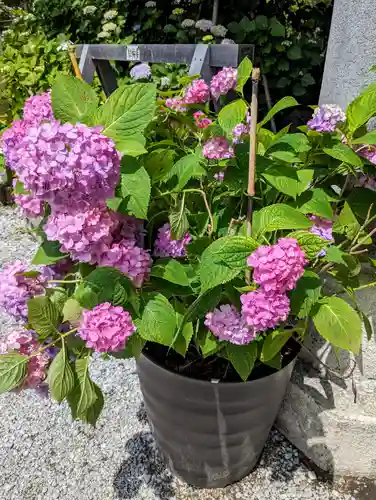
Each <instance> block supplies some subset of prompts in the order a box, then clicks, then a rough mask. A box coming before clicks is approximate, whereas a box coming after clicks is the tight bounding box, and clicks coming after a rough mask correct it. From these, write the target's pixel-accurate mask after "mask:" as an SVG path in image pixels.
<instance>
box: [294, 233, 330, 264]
mask: <svg viewBox="0 0 376 500" xmlns="http://www.w3.org/2000/svg"><path fill="white" fill-rule="evenodd" d="M286 238H294V239H295V240H296V241H297V242H298V244H299V246H300V248H301V249H302V250H303V251H304V255H305V256H306V258H307V259H308V260H312V259H315V258H316V257H317V256H318V254H319V253H320V252H321V250H323V249H324V248H326V247H327V246H328V245H329V242H328V241H327V240H323V239H322V238H320V236H318V235H317V234H313V233H310V232H308V231H294V232H293V233H289V234H288V235H287V236H286Z"/></svg>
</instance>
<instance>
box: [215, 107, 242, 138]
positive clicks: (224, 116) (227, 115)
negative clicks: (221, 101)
mask: <svg viewBox="0 0 376 500" xmlns="http://www.w3.org/2000/svg"><path fill="white" fill-rule="evenodd" d="M247 109H248V105H247V103H246V102H245V101H243V99H237V100H236V101H233V102H230V104H227V105H226V106H224V107H223V108H222V109H221V110H220V112H219V114H218V122H219V125H220V126H221V127H222V128H223V130H224V131H225V132H228V133H231V132H232V129H233V128H234V127H235V126H236V125H238V124H239V123H241V122H242V121H243V120H244V118H245V115H246V113H247Z"/></svg>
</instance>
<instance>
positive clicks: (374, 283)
mask: <svg viewBox="0 0 376 500" xmlns="http://www.w3.org/2000/svg"><path fill="white" fill-rule="evenodd" d="M373 286H376V281H373V282H372V283H368V284H367V285H361V286H358V287H357V288H354V291H357V290H364V289H365V288H371V287H373Z"/></svg>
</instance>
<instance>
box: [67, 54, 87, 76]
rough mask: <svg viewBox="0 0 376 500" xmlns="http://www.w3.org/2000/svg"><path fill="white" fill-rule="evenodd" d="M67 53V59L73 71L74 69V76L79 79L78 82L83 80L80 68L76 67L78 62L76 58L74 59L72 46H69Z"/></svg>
mask: <svg viewBox="0 0 376 500" xmlns="http://www.w3.org/2000/svg"><path fill="white" fill-rule="evenodd" d="M68 53H69V57H70V60H71V63H72V66H73V69H74V74H75V75H76V77H77V78H79V79H80V80H83V78H82V74H81V71H80V68H79V67H78V62H77V58H76V49H75V47H74V45H69V47H68Z"/></svg>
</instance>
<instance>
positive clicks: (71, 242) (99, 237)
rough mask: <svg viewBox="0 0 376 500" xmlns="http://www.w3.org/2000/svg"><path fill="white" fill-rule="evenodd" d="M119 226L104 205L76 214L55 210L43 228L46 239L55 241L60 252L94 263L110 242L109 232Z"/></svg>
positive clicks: (113, 214) (115, 218)
mask: <svg viewBox="0 0 376 500" xmlns="http://www.w3.org/2000/svg"><path fill="white" fill-rule="evenodd" d="M117 226H118V219H117V217H116V215H115V212H111V211H110V210H108V209H107V208H106V206H105V205H104V204H101V205H98V206H97V207H94V208H90V207H89V208H86V209H82V210H80V211H78V212H76V211H70V212H59V211H54V212H53V213H52V214H51V215H50V216H49V218H48V220H47V223H46V224H45V226H44V230H45V233H46V235H47V238H48V239H49V240H50V241H58V242H59V243H60V244H61V251H62V252H64V253H65V252H66V253H70V254H71V256H72V258H73V259H74V260H78V261H80V262H89V263H90V264H95V263H96V262H98V259H99V258H100V256H101V255H102V254H103V253H104V252H105V251H107V249H108V247H109V245H111V243H112V239H113V238H112V234H111V233H112V231H114V230H115V229H116V228H117Z"/></svg>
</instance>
